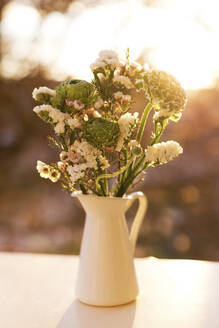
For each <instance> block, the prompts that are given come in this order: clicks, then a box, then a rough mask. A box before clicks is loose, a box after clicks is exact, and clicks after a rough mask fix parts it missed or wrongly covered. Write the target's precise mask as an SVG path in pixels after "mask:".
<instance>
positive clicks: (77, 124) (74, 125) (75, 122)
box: [67, 118, 81, 130]
mask: <svg viewBox="0 0 219 328" xmlns="http://www.w3.org/2000/svg"><path fill="white" fill-rule="evenodd" d="M67 123H68V125H69V126H70V128H71V129H72V130H74V129H75V128H79V127H80V126H81V122H80V121H79V120H77V119H76V118H69V119H67Z"/></svg>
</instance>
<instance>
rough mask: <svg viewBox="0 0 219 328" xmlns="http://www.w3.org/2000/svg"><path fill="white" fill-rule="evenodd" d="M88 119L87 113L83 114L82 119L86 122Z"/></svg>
mask: <svg viewBox="0 0 219 328" xmlns="http://www.w3.org/2000/svg"><path fill="white" fill-rule="evenodd" d="M88 120H89V117H88V115H87V114H85V115H84V121H85V122H87V121H88Z"/></svg>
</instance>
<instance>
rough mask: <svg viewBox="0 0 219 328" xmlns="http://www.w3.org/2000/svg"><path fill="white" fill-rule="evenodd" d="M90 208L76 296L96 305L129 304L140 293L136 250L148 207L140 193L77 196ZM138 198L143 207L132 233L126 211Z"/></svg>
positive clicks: (87, 210)
mask: <svg viewBox="0 0 219 328" xmlns="http://www.w3.org/2000/svg"><path fill="white" fill-rule="evenodd" d="M77 197H78V198H79V200H80V202H81V204H82V206H83V208H84V209H85V211H86V222H85V228H84V234H83V239H82V245H81V252H80V264H79V271H78V279H77V284H76V297H77V298H78V299H79V300H80V301H81V302H83V303H86V304H90V305H95V306H115V305H121V304H125V303H129V302H131V301H133V300H135V299H136V297H137V295H138V284H137V280H136V275H135V268H134V261H133V253H134V250H135V244H136V240H137V236H138V232H139V229H140V226H141V223H142V220H143V218H144V214H145V211H146V207H147V200H146V197H145V196H144V194H143V193H142V192H136V193H133V194H131V195H129V196H126V197H123V198H116V197H98V196H95V195H77ZM135 199H138V200H139V208H138V211H137V214H136V216H135V219H134V222H133V225H132V228H131V233H130V236H129V233H128V228H127V224H126V221H125V212H126V211H127V210H128V208H129V207H130V206H131V204H132V202H133V201H134V200H135Z"/></svg>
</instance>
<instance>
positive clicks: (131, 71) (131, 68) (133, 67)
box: [126, 61, 142, 77]
mask: <svg viewBox="0 0 219 328" xmlns="http://www.w3.org/2000/svg"><path fill="white" fill-rule="evenodd" d="M126 70H127V72H128V75H129V76H131V77H132V76H134V75H135V74H136V72H140V71H141V70H142V66H141V65H140V64H139V63H137V62H134V61H133V62H130V63H128V64H127V66H126Z"/></svg>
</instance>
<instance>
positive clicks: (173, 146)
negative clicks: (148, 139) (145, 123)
mask: <svg viewBox="0 0 219 328" xmlns="http://www.w3.org/2000/svg"><path fill="white" fill-rule="evenodd" d="M182 153H183V148H182V147H181V146H180V144H179V143H178V142H176V141H173V140H169V141H166V142H160V143H157V144H155V145H153V146H148V147H147V149H146V150H145V161H146V162H149V163H159V164H165V163H167V162H169V161H170V160H172V159H173V158H175V157H177V156H178V155H180V154H182Z"/></svg>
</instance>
